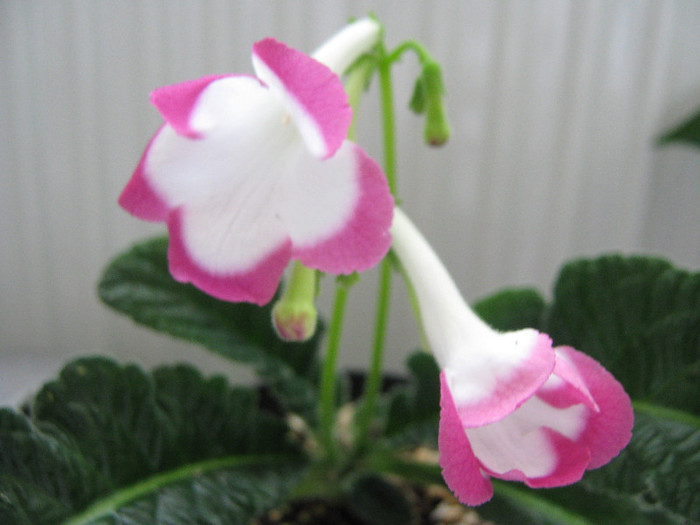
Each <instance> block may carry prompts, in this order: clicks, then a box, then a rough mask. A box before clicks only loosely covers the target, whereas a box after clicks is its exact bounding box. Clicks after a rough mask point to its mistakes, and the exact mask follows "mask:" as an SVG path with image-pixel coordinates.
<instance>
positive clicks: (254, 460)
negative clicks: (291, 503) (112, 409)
mask: <svg viewBox="0 0 700 525" xmlns="http://www.w3.org/2000/svg"><path fill="white" fill-rule="evenodd" d="M282 464H288V465H289V466H293V465H295V464H300V458H299V456H297V455H291V454H279V455H269V454H265V455H261V454H256V455H245V456H228V457H223V458H216V459H210V460H206V461H200V462H197V463H191V464H188V465H185V466H182V467H180V468H177V469H173V470H171V471H168V472H164V473H162V474H157V475H155V476H151V477H150V478H148V479H145V480H143V481H141V482H139V483H136V484H134V485H131V486H128V487H125V488H122V489H120V490H118V491H117V492H115V493H113V494H111V495H110V496H107V497H106V498H102V499H100V500H97V501H96V502H95V503H93V504H92V505H90V506H89V507H88V508H87V509H85V510H84V511H83V512H81V513H79V514H77V515H75V516H73V517H71V518H69V519H68V520H66V521H64V522H63V525H86V524H89V523H91V522H93V521H94V520H95V519H97V518H99V517H101V516H106V515H109V514H113V513H114V512H115V511H116V510H117V509H118V508H119V507H122V506H124V505H125V504H127V503H129V502H131V501H134V500H137V499H139V498H141V497H143V496H146V495H147V494H150V493H152V492H155V491H157V490H158V489H160V488H163V487H165V486H167V485H171V484H174V483H177V482H180V481H184V480H187V479H188V478H192V477H196V476H199V475H201V474H203V473H206V472H210V471H214V470H222V469H230V468H236V467H250V466H265V465H275V466H278V467H279V466H280V465H282Z"/></svg>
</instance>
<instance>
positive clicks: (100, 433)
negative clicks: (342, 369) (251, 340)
mask: <svg viewBox="0 0 700 525" xmlns="http://www.w3.org/2000/svg"><path fill="white" fill-rule="evenodd" d="M286 436H287V427H286V424H285V423H284V422H283V421H281V420H279V419H277V418H276V417H274V416H272V415H270V414H268V413H266V412H264V411H261V410H260V409H259V407H258V401H257V398H256V395H255V393H254V392H252V391H250V390H248V389H242V388H232V387H230V386H229V385H228V384H227V383H226V382H225V380H224V379H223V378H211V379H205V378H203V377H202V376H201V375H200V374H199V373H198V372H196V371H195V370H194V369H193V368H191V367H187V366H178V367H169V368H161V369H159V370H156V371H155V372H154V373H153V374H146V373H144V372H142V371H141V370H140V369H138V368H137V367H135V366H121V365H118V364H116V363H115V362H113V361H110V360H108V359H104V358H89V359H80V360H77V361H75V362H73V363H71V364H69V365H68V366H67V367H66V368H64V370H63V371H62V372H61V374H60V377H59V378H58V379H57V380H56V381H53V382H51V383H49V384H47V385H45V386H44V388H43V389H42V390H41V391H40V392H39V394H38V395H37V396H36V398H35V399H34V401H33V403H32V404H31V406H30V410H29V414H28V415H26V414H21V413H17V412H14V411H12V410H9V409H3V410H2V411H0V494H1V495H2V497H1V498H0V523H13V524H14V523H16V524H32V525H41V524H50V523H59V522H63V521H64V520H68V519H69V518H73V521H70V523H76V524H77V523H134V524H137V523H138V524H141V523H143V524H146V523H172V524H185V523H237V522H239V521H238V520H239V519H250V518H251V517H253V516H255V515H256V514H258V513H259V512H261V511H262V510H264V509H265V508H268V507H269V506H271V505H274V504H275V503H276V502H277V501H279V500H280V498H281V497H282V496H283V495H284V494H285V493H286V492H287V491H288V490H289V489H290V488H291V486H293V484H294V483H295V480H296V478H297V477H298V476H299V475H300V473H301V470H302V466H303V464H302V463H303V462H302V461H301V460H300V456H299V454H298V453H297V451H296V449H295V447H294V446H292V445H291V444H290V443H289V442H288V441H287V437H286ZM214 516H219V517H218V518H216V519H218V520H221V521H216V520H215V519H214ZM243 522H244V521H243Z"/></svg>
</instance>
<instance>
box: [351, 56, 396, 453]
mask: <svg viewBox="0 0 700 525" xmlns="http://www.w3.org/2000/svg"><path fill="white" fill-rule="evenodd" d="M379 52H380V59H379V64H378V72H379V82H380V93H381V105H382V127H383V130H384V173H385V174H386V178H387V182H388V183H389V189H390V190H391V193H392V195H394V197H396V167H397V161H396V125H395V117H394V95H393V88H392V83H391V64H392V62H391V60H390V59H389V57H388V56H387V54H386V50H385V48H384V46H383V45H382V46H380V50H379ZM380 272H381V273H380V282H379V298H378V304H377V313H376V317H375V324H374V344H373V347H372V358H371V362H370V369H369V373H368V375H367V383H366V385H365V392H364V401H363V404H362V407H361V408H360V411H359V412H358V415H357V417H358V419H357V442H356V443H357V445H356V446H357V448H358V450H361V449H363V448H365V447H366V446H367V443H368V440H369V433H370V428H371V425H372V420H373V419H374V413H375V410H376V406H377V398H378V396H379V393H380V390H381V386H382V368H383V363H384V345H385V341H386V330H387V326H388V319H389V304H390V299H391V277H392V264H391V260H390V258H389V257H385V258H384V260H383V261H382V265H381V270H380Z"/></svg>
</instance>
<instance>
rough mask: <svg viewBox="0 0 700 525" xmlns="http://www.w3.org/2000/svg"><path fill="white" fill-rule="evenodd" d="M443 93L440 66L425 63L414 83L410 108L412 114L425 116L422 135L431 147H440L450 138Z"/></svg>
mask: <svg viewBox="0 0 700 525" xmlns="http://www.w3.org/2000/svg"><path fill="white" fill-rule="evenodd" d="M444 93H445V88H444V85H443V83H442V71H441V69H440V66H439V65H438V64H437V62H433V61H430V62H426V63H425V64H424V66H423V71H422V72H421V76H420V77H419V78H418V80H417V81H416V86H415V88H414V91H413V97H412V98H411V102H410V106H411V109H412V110H413V111H414V112H416V113H419V114H423V113H424V114H425V128H424V130H423V135H424V137H425V141H426V142H427V143H428V144H430V145H431V146H442V145H443V144H444V143H445V142H447V139H449V137H450V125H449V123H448V121H447V113H446V111H445V102H444Z"/></svg>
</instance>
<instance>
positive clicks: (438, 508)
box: [253, 487, 495, 525]
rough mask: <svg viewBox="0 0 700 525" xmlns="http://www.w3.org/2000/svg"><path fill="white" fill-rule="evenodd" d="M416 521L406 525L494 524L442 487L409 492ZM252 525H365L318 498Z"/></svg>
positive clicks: (276, 511)
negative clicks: (465, 505)
mask: <svg viewBox="0 0 700 525" xmlns="http://www.w3.org/2000/svg"><path fill="white" fill-rule="evenodd" d="M410 491H411V494H410V495H411V500H413V501H414V504H415V511H416V515H417V516H418V520H417V521H416V522H415V523H414V524H406V525H495V524H494V523H492V522H487V521H483V520H481V518H479V516H478V514H477V513H476V512H475V511H474V510H472V509H469V508H466V507H464V506H462V505H460V504H459V503H458V502H457V501H456V500H455V499H454V497H453V496H452V494H450V493H449V492H448V491H447V490H446V489H444V488H442V487H427V488H426V487H414V488H411V489H410ZM253 525H367V524H366V522H364V521H360V520H359V519H358V518H357V517H355V516H354V515H353V514H352V513H351V512H349V511H348V510H347V508H345V507H344V506H343V505H341V504H339V503H332V502H329V501H326V500H321V499H310V500H300V501H294V502H291V503H289V504H287V505H286V506H285V507H283V508H280V509H273V510H271V511H268V512H267V513H266V514H265V515H263V516H262V517H260V518H258V520H256V521H255V522H254V523H253Z"/></svg>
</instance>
